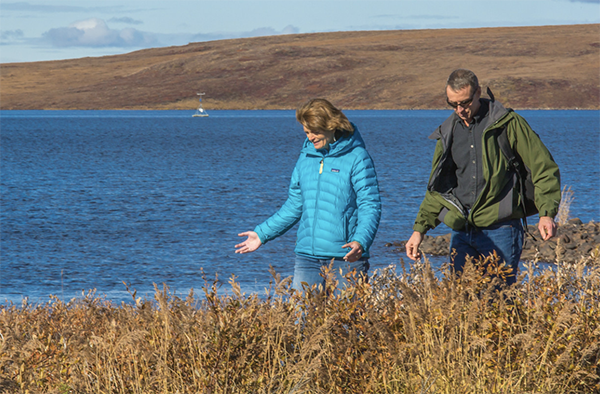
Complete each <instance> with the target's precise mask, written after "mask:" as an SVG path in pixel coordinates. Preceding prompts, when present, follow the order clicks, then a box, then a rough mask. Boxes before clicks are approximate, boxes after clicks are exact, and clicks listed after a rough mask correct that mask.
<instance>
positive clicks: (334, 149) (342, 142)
mask: <svg viewBox="0 0 600 394" xmlns="http://www.w3.org/2000/svg"><path fill="white" fill-rule="evenodd" d="M352 127H354V133H352V135H349V136H347V137H343V138H340V139H339V140H337V141H335V142H334V143H333V144H330V145H329V151H327V150H326V149H320V150H316V149H315V146H314V145H313V144H312V142H310V141H309V140H308V138H306V139H305V140H304V144H303V145H302V151H301V152H302V153H306V154H308V155H311V156H322V157H325V156H339V155H342V154H344V153H346V152H349V151H351V150H352V149H354V148H356V147H363V148H364V147H365V142H364V141H363V139H362V137H361V135H360V132H359V131H358V127H356V125H355V124H354V123H352Z"/></svg>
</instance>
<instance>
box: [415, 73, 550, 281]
mask: <svg viewBox="0 0 600 394" xmlns="http://www.w3.org/2000/svg"><path fill="white" fill-rule="evenodd" d="M488 94H489V95H490V97H491V99H484V98H481V87H480V86H479V82H478V80H477V77H476V76H475V74H474V73H473V72H472V71H469V70H464V69H458V70H455V71H453V72H452V74H450V77H449V78H448V81H447V83H446V101H447V102H448V105H450V106H451V107H452V108H454V113H453V114H452V115H451V116H450V117H449V118H448V119H446V120H445V121H444V123H443V124H442V125H441V126H440V127H439V128H438V129H437V130H436V131H435V132H434V133H433V134H432V135H431V136H430V137H429V138H430V139H437V140H438V141H437V144H436V148H435V153H434V156H433V165H432V171H431V175H430V178H429V184H428V185H427V192H426V194H425V199H424V200H423V202H422V204H421V207H420V209H419V213H418V215H417V219H416V220H415V224H414V226H413V230H414V232H413V234H412V236H411V237H410V239H409V240H408V242H407V243H406V254H407V255H408V257H409V258H411V259H412V260H416V259H418V258H420V257H421V253H420V252H419V245H420V244H421V242H422V241H423V236H424V234H425V233H426V232H427V231H428V230H429V229H432V228H434V227H436V226H437V225H438V224H440V223H442V222H443V223H445V224H446V225H447V226H449V227H450V228H451V229H452V236H451V240H450V251H451V256H452V258H453V264H454V269H455V270H456V271H457V272H460V271H462V268H463V266H464V263H465V259H466V257H467V256H471V257H474V258H480V257H485V256H489V255H490V254H491V253H493V252H494V251H495V252H496V253H497V254H498V256H499V257H500V258H501V260H503V261H505V262H506V263H507V266H509V267H511V268H512V269H513V271H512V272H513V273H516V271H517V269H518V265H519V259H520V257H521V251H522V248H523V226H522V225H521V220H520V219H522V218H523V217H524V216H525V215H524V212H523V208H522V205H521V204H520V196H519V192H518V186H515V185H517V184H518V182H516V177H515V175H514V171H513V170H512V169H511V168H512V167H511V166H510V165H509V162H508V159H507V158H506V157H505V156H504V155H503V153H502V151H501V149H500V147H499V145H498V140H497V138H498V135H499V134H500V133H501V132H502V130H503V129H506V135H507V137H508V141H509V144H510V146H511V147H512V150H513V152H515V154H516V155H517V156H519V157H520V158H521V159H522V161H523V163H524V164H525V165H526V166H527V167H528V168H529V169H530V170H531V174H532V179H533V183H534V185H535V205H536V207H537V209H538V211H539V216H540V220H539V224H538V228H539V230H540V234H541V236H542V238H543V239H544V240H547V239H549V238H551V237H553V236H554V235H555V234H556V224H555V223H554V217H555V216H556V214H557V212H558V205H559V202H560V195H561V192H560V174H559V170H558V166H557V165H556V163H555V162H554V160H553V159H552V155H551V154H550V152H548V149H547V148H546V147H545V146H544V144H543V143H542V141H541V140H540V138H539V136H538V135H537V134H536V133H535V132H534V131H533V130H531V128H530V127H529V125H528V124H527V122H526V121H525V119H523V118H522V117H521V116H519V115H517V114H516V113H514V112H513V111H512V110H510V109H506V108H504V107H503V106H502V105H501V104H500V103H498V102H497V101H495V100H494V98H493V96H492V95H491V92H490V91H489V90H488ZM515 281H516V275H514V274H513V275H512V276H510V277H508V278H507V283H508V284H512V283H514V282H515Z"/></svg>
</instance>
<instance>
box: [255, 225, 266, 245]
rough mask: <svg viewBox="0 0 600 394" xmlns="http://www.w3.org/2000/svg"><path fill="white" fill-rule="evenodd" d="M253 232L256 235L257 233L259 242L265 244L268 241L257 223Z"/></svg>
mask: <svg viewBox="0 0 600 394" xmlns="http://www.w3.org/2000/svg"><path fill="white" fill-rule="evenodd" d="M254 232H255V233H256V235H258V239H260V242H261V243H262V244H263V245H264V244H266V243H267V242H269V240H268V239H267V236H266V235H265V233H263V231H262V230H261V228H260V225H258V226H256V227H255V228H254Z"/></svg>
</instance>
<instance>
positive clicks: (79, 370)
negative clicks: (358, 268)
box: [0, 256, 600, 394]
mask: <svg viewBox="0 0 600 394" xmlns="http://www.w3.org/2000/svg"><path fill="white" fill-rule="evenodd" d="M595 258H598V256H596V257H595ZM485 263H490V261H489V260H488V261H486V262H485ZM492 263H493V262H492ZM585 263H586V262H585V261H583V260H582V261H581V263H580V264H577V265H574V266H570V267H558V268H556V269H553V270H551V269H545V270H537V271H536V268H535V266H534V264H533V263H532V264H531V265H529V266H528V268H527V271H526V272H523V273H521V274H520V277H519V281H518V283H519V284H517V285H515V286H513V287H510V288H503V287H502V286H501V282H500V281H499V280H498V276H501V275H503V274H506V273H507V272H506V270H505V269H504V268H503V267H502V266H497V265H495V264H489V266H490V267H492V268H487V269H484V268H482V265H481V262H476V263H475V264H471V263H468V264H467V265H466V267H465V271H464V273H463V274H462V276H460V277H456V276H455V275H453V274H452V273H451V272H450V270H449V269H448V268H447V267H445V268H444V269H443V270H442V272H440V273H437V274H436V273H435V272H434V271H433V270H432V268H431V267H430V265H429V263H428V262H427V261H425V262H424V263H423V264H415V265H413V266H412V267H411V268H410V270H409V271H406V270H405V269H404V268H403V269H402V270H401V271H402V272H401V273H397V272H396V269H395V268H394V267H389V268H387V269H384V270H380V271H377V272H376V273H375V274H374V275H373V276H372V277H371V278H370V279H369V282H368V283H367V282H366V281H364V280H363V279H362V278H354V279H353V282H354V285H353V286H351V287H349V288H345V289H338V288H337V287H336V283H335V282H333V281H332V280H328V282H327V285H326V288H325V289H324V290H323V291H319V290H318V289H312V290H308V291H306V292H304V293H302V294H298V293H293V291H292V290H291V289H290V280H289V278H288V279H285V280H281V278H280V277H278V276H277V275H276V274H275V273H273V277H274V280H273V285H272V288H271V289H270V290H268V291H267V292H266V293H265V294H264V295H262V296H260V297H259V296H258V295H255V294H250V295H247V294H243V293H242V292H241V290H240V286H239V285H238V284H237V283H236V282H235V280H234V278H232V279H231V281H230V283H231V288H232V293H231V294H229V295H225V294H220V288H219V285H218V282H217V281H207V282H206V284H205V286H204V288H203V292H204V295H203V296H202V297H199V296H196V295H195V294H193V293H192V292H191V293H190V294H189V295H188V296H187V298H185V299H180V298H178V297H176V296H174V295H173V294H171V293H170V291H169V289H168V288H167V287H166V286H164V287H162V288H156V292H155V300H154V301H151V300H143V299H140V298H137V299H136V297H135V293H133V294H132V295H133V298H134V300H136V301H135V302H132V303H131V304H126V303H122V304H120V305H113V304H111V303H110V302H108V301H105V300H103V299H102V298H100V297H96V296H95V294H94V293H93V292H88V293H87V294H85V295H84V296H83V297H82V298H81V299H74V300H72V301H70V302H67V303H65V302H63V301H61V300H60V299H58V298H56V297H52V298H51V299H50V301H49V302H48V303H46V304H43V305H30V304H28V303H27V302H24V303H23V304H22V305H12V304H8V305H4V306H3V307H2V308H1V309H0V391H3V392H21V393H27V392H30V393H37V392H40V393H422V394H425V393H448V394H449V393H452V394H456V393H459V394H460V393H465V394H466V393H504V394H507V393H532V394H533V393H588V394H589V393H594V392H598V391H599V390H600V383H599V382H600V378H599V374H600V371H599V367H598V365H599V362H600V268H598V267H600V264H595V265H593V266H592V267H591V268H589V267H588V268H584V266H585ZM594 267H595V268H594Z"/></svg>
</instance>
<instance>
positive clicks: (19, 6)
mask: <svg viewBox="0 0 600 394" xmlns="http://www.w3.org/2000/svg"><path fill="white" fill-rule="evenodd" d="M105 9H108V7H80V6H71V5H46V4H31V3H27V2H23V1H22V2H18V3H5V4H2V11H28V12H42V13H48V12H82V11H83V12H89V11H98V10H105ZM112 9H113V10H114V7H112Z"/></svg>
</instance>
